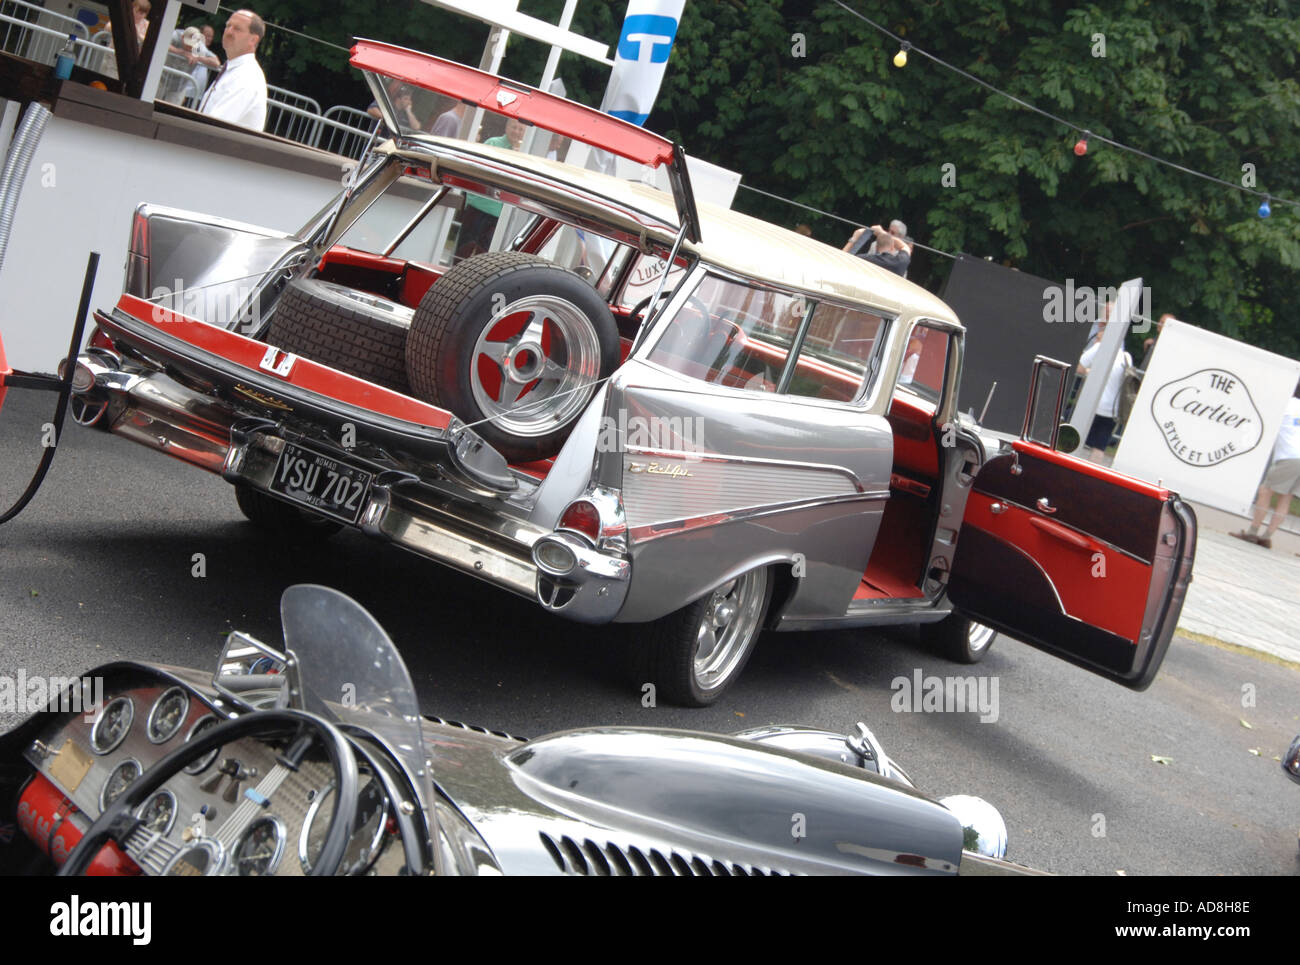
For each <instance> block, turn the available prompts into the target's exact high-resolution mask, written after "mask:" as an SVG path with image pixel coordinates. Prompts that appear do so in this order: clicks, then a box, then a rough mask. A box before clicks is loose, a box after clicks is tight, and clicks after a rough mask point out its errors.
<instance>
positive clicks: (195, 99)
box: [158, 67, 201, 108]
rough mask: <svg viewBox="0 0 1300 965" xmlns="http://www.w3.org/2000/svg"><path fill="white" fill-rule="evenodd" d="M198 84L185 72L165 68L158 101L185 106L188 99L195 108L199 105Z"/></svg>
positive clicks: (173, 68)
mask: <svg viewBox="0 0 1300 965" xmlns="http://www.w3.org/2000/svg"><path fill="white" fill-rule="evenodd" d="M200 93H201V92H200V91H199V85H198V82H197V81H196V80H195V79H194V78H193V77H191V76H190V75H189V74H187V73H186V72H185V71H183V70H177V69H176V68H175V67H163V69H162V80H161V81H160V82H159V84H158V100H160V101H166V102H167V103H169V104H184V103H185V100H186V98H190V103H191V104H192V105H193V106H194V107H196V108H197V107H198V104H199V94H200Z"/></svg>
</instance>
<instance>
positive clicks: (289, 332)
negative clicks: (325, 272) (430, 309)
mask: <svg viewBox="0 0 1300 965" xmlns="http://www.w3.org/2000/svg"><path fill="white" fill-rule="evenodd" d="M413 315H414V312H413V311H412V310H411V309H409V308H407V307H406V306H405V305H402V304H399V303H398V302H394V301H390V300H389V299H387V298H381V297H380V296H378V295H372V294H370V293H369V292H363V291H358V290H357V289H355V288H348V287H346V286H344V285H336V284H334V283H333V282H328V281H321V280H320V279H318V278H299V279H297V280H296V281H293V282H290V283H289V285H288V287H287V288H285V290H284V293H283V294H282V295H281V296H280V302H279V304H278V305H277V306H276V309H275V314H274V315H272V316H271V327H270V329H269V330H268V331H267V334H266V339H265V340H266V341H267V342H268V343H269V344H271V345H274V346H275V347H276V348H280V349H283V350H284V351H286V352H292V353H293V354H294V355H300V356H302V357H303V358H305V359H311V360H312V361H313V362H320V363H321V364H323V365H328V366H329V367H330V368H333V369H338V370H339V371H340V372H347V373H348V374H349V375H355V376H357V377H358V378H362V379H365V380H366V381H367V382H374V383H375V384H376V385H382V386H384V387H385V388H388V389H395V390H396V391H398V392H401V393H403V394H406V393H407V392H409V391H410V389H409V387H408V386H407V382H406V336H407V333H408V332H409V331H410V330H411V318H412V316H413Z"/></svg>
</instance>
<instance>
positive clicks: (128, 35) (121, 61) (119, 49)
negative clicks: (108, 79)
mask: <svg viewBox="0 0 1300 965" xmlns="http://www.w3.org/2000/svg"><path fill="white" fill-rule="evenodd" d="M132 6H133V4H132V2H131V0H108V15H109V18H110V19H111V21H112V24H111V26H112V29H113V55H114V56H115V57H116V58H117V76H118V78H119V79H121V81H122V93H124V94H126V95H127V96H129V97H139V96H140V91H141V90H142V89H143V84H142V85H141V88H140V89H138V90H132V80H133V78H134V77H135V66H136V62H137V61H139V59H140V43H139V41H138V40H136V37H135V17H134V15H133V14H132V12H131V8H132Z"/></svg>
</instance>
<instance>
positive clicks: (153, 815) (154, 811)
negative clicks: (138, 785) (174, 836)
mask: <svg viewBox="0 0 1300 965" xmlns="http://www.w3.org/2000/svg"><path fill="white" fill-rule="evenodd" d="M138 816H139V818H140V820H141V821H142V822H144V828H145V830H146V831H152V832H154V833H155V834H166V833H167V832H168V831H170V830H171V829H172V825H173V824H175V823H176V796H175V795H174V794H172V792H171V791H167V790H163V791H159V792H158V793H157V794H155V795H154V796H153V797H151V798H149V800H148V801H146V802H145V803H144V804H143V805H141V807H140V810H139V812H138Z"/></svg>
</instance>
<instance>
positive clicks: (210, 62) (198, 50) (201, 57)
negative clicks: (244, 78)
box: [162, 23, 221, 107]
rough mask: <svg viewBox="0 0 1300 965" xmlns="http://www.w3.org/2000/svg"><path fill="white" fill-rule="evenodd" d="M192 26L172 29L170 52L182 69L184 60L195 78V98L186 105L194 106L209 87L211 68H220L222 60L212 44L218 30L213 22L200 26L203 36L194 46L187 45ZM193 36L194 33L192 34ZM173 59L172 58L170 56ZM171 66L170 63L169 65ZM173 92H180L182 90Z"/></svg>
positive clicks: (178, 66) (191, 75)
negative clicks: (186, 36)
mask: <svg viewBox="0 0 1300 965" xmlns="http://www.w3.org/2000/svg"><path fill="white" fill-rule="evenodd" d="M189 29H192V28H186V30H179V29H178V30H174V31H172V42H171V47H170V49H169V53H170V54H171V56H172V57H174V58H176V66H177V68H178V69H181V65H182V62H183V64H184V67H186V68H188V69H189V72H190V77H191V78H192V79H193V80H194V95H193V97H194V100H193V101H192V102H191V103H187V104H186V105H185V106H186V107H194V106H196V105H197V104H198V102H199V101H200V100H201V99H202V98H203V92H204V91H205V90H207V88H208V77H209V76H210V74H209V71H210V70H220V69H221V61H220V60H218V59H217V56H216V54H214V53H213V52H212V49H211V48H212V45H213V43H215V42H216V41H215V38H216V31H215V30H213V29H212V25H211V24H206V23H205V24H204V25H203V26H202V28H200V31H199V35H200V36H201V37H202V38H203V39H202V40H200V41H199V42H198V43H196V44H195V45H194V46H193V47H189V46H186V44H185V34H186V32H187V31H188V30H189ZM191 36H192V35H191ZM169 59H171V58H169ZM168 66H170V64H169V65H168ZM173 93H177V94H178V93H180V90H177V91H174V92H173ZM162 99H163V100H171V98H170V97H164V98H162Z"/></svg>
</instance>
